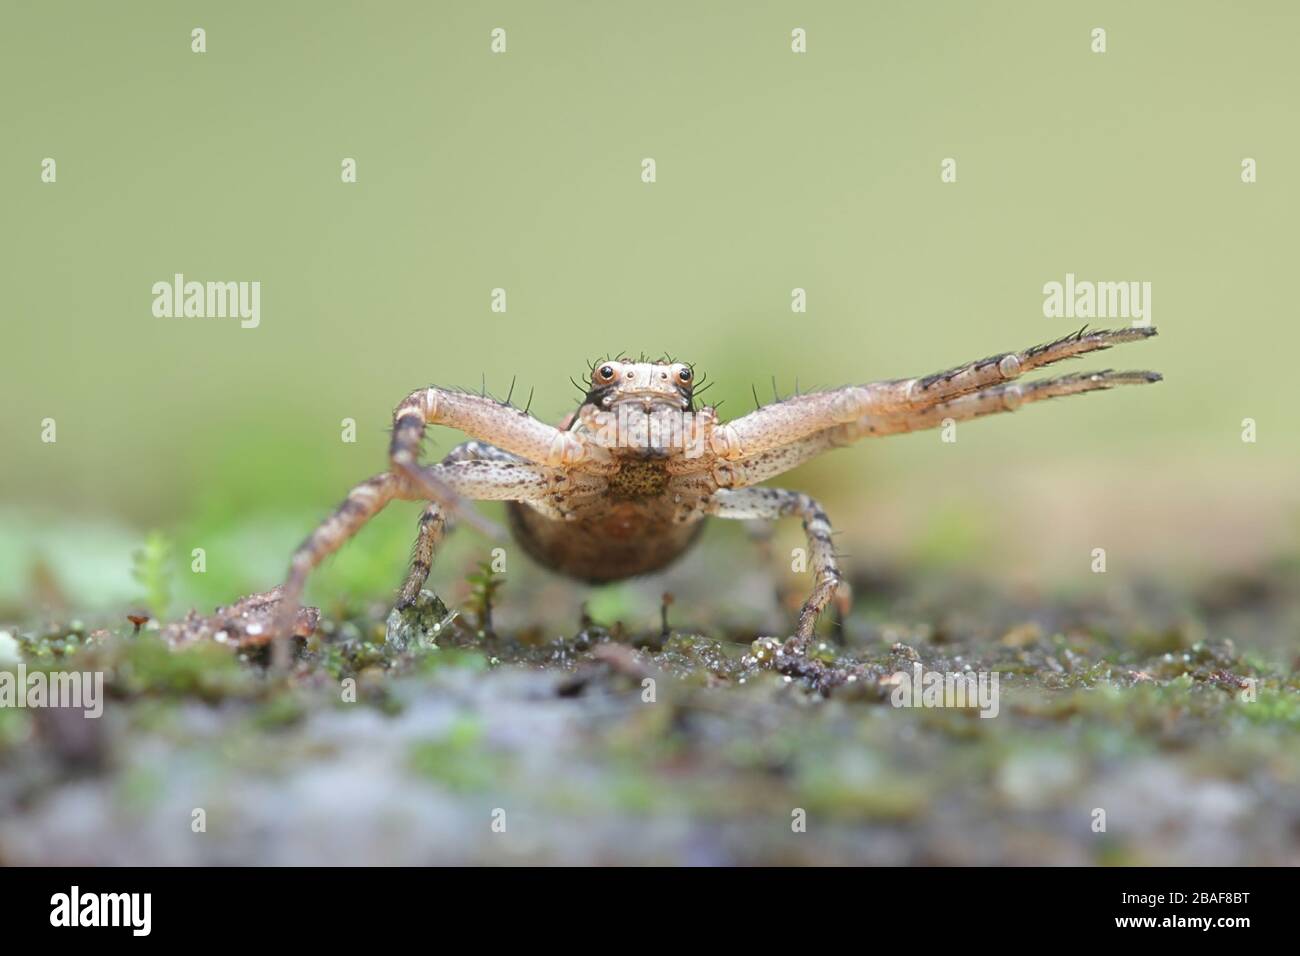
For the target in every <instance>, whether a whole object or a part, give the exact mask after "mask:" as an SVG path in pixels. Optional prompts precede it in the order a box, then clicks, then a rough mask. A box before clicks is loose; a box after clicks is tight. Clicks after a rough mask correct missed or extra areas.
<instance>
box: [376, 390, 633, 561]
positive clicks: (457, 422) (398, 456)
mask: <svg viewBox="0 0 1300 956" xmlns="http://www.w3.org/2000/svg"><path fill="white" fill-rule="evenodd" d="M427 425H446V426H448V427H449V428H455V429H458V430H459V431H462V432H465V433H466V434H467V435H469V436H470V437H471V438H475V439H479V440H480V441H482V442H490V443H492V444H493V445H495V446H498V447H499V448H500V449H501V450H502V451H504V452H507V453H509V454H511V455H514V456H516V457H517V458H520V459H523V460H525V461H528V462H531V463H533V464H535V465H543V466H546V467H550V468H577V469H579V470H581V471H585V472H588V473H601V472H608V471H610V470H612V469H613V468H614V467H615V466H614V465H613V464H612V463H611V461H610V456H609V453H608V451H607V450H606V449H604V448H602V447H600V446H599V445H597V444H596V443H595V442H590V441H587V440H586V439H585V438H584V437H583V436H581V435H579V434H576V433H574V432H572V431H561V430H560V429H558V428H556V427H554V426H553V425H547V424H546V423H545V422H541V421H538V420H537V419H536V418H533V417H532V416H531V415H529V414H527V413H525V412H522V411H520V410H519V409H517V408H512V407H511V406H509V405H505V404H502V403H501V402H498V401H497V400H496V399H492V398H487V397H486V396H483V395H470V394H466V393H463V392H454V391H451V390H449V389H443V388H437V387H434V386H430V387H428V388H421V389H417V390H416V391H414V392H412V393H411V394H410V395H408V396H407V397H406V398H405V399H403V400H402V401H401V403H400V404H398V406H397V408H396V409H395V410H394V412H393V437H392V441H391V442H390V444H389V450H388V457H389V462H390V465H391V468H392V471H393V472H394V473H395V474H398V475H402V476H403V477H404V478H406V479H407V480H408V481H410V482H411V483H412V484H413V485H414V486H415V487H416V488H418V489H420V491H421V492H422V493H423V494H424V496H425V497H427V498H430V499H432V500H433V501H436V502H438V503H439V504H441V505H443V506H444V507H446V508H447V509H448V510H449V511H453V512H455V511H460V510H462V509H461V508H460V504H461V503H460V502H459V501H457V500H456V497H455V495H454V493H453V491H452V489H450V488H449V487H448V486H447V485H445V484H443V483H441V482H440V481H439V477H438V475H436V474H434V473H432V472H430V471H428V470H427V469H422V468H421V467H420V464H419V457H420V443H421V442H422V441H423V439H424V429H425V427H426V426H427ZM466 517H467V518H468V519H470V520H472V521H474V522H475V523H476V524H477V525H478V526H479V528H480V529H481V530H485V531H487V533H489V534H491V535H493V536H500V532H499V530H498V529H496V528H495V527H494V526H491V525H490V524H488V523H487V522H485V521H484V519H482V518H476V517H475V516H474V513H473V512H467V513H466ZM485 525H486V527H485Z"/></svg>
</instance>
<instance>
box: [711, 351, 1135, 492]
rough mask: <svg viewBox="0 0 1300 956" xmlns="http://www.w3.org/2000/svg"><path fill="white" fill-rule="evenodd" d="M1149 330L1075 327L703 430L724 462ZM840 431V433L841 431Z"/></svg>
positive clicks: (905, 410) (1003, 379)
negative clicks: (940, 368)
mask: <svg viewBox="0 0 1300 956" xmlns="http://www.w3.org/2000/svg"><path fill="white" fill-rule="evenodd" d="M1155 334H1156V330H1155V329H1154V328H1130V329H1115V330H1111V331H1098V332H1092V333H1085V332H1082V331H1080V332H1079V333H1077V334H1075V335H1069V336H1066V337H1065V338H1063V339H1058V340H1056V341H1055V342H1049V343H1047V344H1046V345H1038V346H1034V347H1033V348H1030V349H1026V350H1025V351H1023V352H1008V353H1005V354H1003V355H997V356H993V357H991V358H987V359H981V360H980V361H978V362H971V363H969V364H967V365H961V366H958V367H957V368H953V369H949V370H948V371H946V372H940V373H938V374H937V375H930V376H927V377H925V378H918V379H899V380H895V381H889V382H874V383H871V384H869V385H851V386H848V387H846V388H839V389H834V390H832V391H828V392H817V393H813V394H808V395H796V396H794V397H792V398H788V399H786V400H784V401H780V402H773V403H772V404H770V405H766V406H764V407H763V408H760V409H758V410H757V411H753V412H750V413H749V414H748V415H745V416H743V417H741V418H738V419H736V420H735V421H733V422H728V423H727V424H725V425H718V426H716V427H715V428H713V430H712V432H711V433H710V436H709V449H710V451H712V452H713V453H714V454H715V455H717V456H718V457H719V458H722V459H724V460H726V461H739V460H743V459H748V458H751V457H753V456H754V455H757V454H760V453H762V452H766V451H771V450H773V449H776V448H780V447H781V446H783V445H789V444H791V443H793V442H797V441H799V440H800V439H803V438H806V437H808V436H809V435H814V434H816V433H817V432H821V431H825V430H828V429H836V428H838V427H839V426H843V425H848V424H850V423H856V424H861V423H862V422H864V421H867V420H872V419H875V418H877V417H881V416H890V415H895V414H911V412H912V411H914V410H915V409H918V408H928V407H932V406H934V405H938V404H941V403H943V402H947V401H951V400H953V399H955V398H958V397H960V396H962V395H967V394H972V393H975V392H978V391H979V390H981V389H984V388H987V387H989V386H996V385H1000V384H1005V383H1007V382H1009V381H1011V380H1012V379H1015V378H1017V377H1019V376H1020V375H1021V374H1023V373H1024V372H1026V371H1028V370H1030V369H1035V368H1040V367H1042V366H1044V365H1050V364H1052V363H1053V362H1059V361H1061V360H1062V359H1066V358H1071V357H1073V356H1076V355H1083V354H1085V353H1087V352H1095V351H1099V350H1101V349H1107V348H1110V347H1111V346H1114V345H1118V344H1120V343H1123V342H1132V341H1136V340H1138V339H1145V338H1149V337H1150V336H1152V335H1155ZM1144 374H1147V375H1152V374H1154V373H1144ZM1149 380H1150V381H1155V380H1157V379H1156V378H1151V379H1149ZM902 430H904V431H906V430H907V429H902ZM860 431H861V434H889V432H872V431H870V430H869V429H868V430H861V429H860ZM839 434H840V436H841V437H842V436H843V435H844V434H847V432H843V431H842V432H840V433H839ZM847 440H852V439H847ZM791 467H793V466H791Z"/></svg>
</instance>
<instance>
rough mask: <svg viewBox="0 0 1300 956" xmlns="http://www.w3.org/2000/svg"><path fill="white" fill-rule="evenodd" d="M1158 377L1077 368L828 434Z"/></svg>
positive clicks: (925, 424) (872, 431) (892, 428)
mask: <svg viewBox="0 0 1300 956" xmlns="http://www.w3.org/2000/svg"><path fill="white" fill-rule="evenodd" d="M1158 381H1160V375H1159V374H1158V373H1156V372H1116V371H1112V370H1110V369H1107V370H1105V371H1101V372H1077V373H1075V374H1073V375H1062V376H1060V377H1059V378H1048V379H1040V380H1038V381H1035V382H1023V383H1019V382H1012V383H1009V384H1006V385H994V386H992V387H990V388H986V389H984V390H983V391H979V392H971V393H968V394H966V395H960V396H958V397H957V398H954V399H951V400H949V401H946V402H938V403H936V404H932V405H926V406H923V407H920V408H914V409H905V410H902V411H900V412H897V413H894V414H891V415H882V416H875V415H866V416H863V417H862V418H861V419H859V420H858V421H856V422H853V423H851V424H848V425H841V426H839V427H837V428H835V429H833V430H832V435H831V437H832V440H833V441H834V442H835V443H837V444H845V443H847V442H850V441H856V440H857V439H858V438H862V437H864V436H868V435H896V434H899V433H901V432H914V431H921V430H923V429H926V428H935V427H936V426H939V425H942V424H943V423H944V422H945V420H947V419H951V420H952V421H954V422H963V421H969V420H970V419H972V418H981V417H983V416H984V415H994V414H997V413H998V412H1013V411H1015V410H1016V409H1017V408H1019V407H1021V406H1022V405H1028V404H1029V403H1030V402H1041V401H1043V400H1044V399H1048V398H1061V397H1063V396H1065V395H1081V394H1083V393H1085V392H1096V391H1104V390H1106V389H1109V388H1114V387H1115V386H1116V385H1145V384H1148V383H1150V382H1158Z"/></svg>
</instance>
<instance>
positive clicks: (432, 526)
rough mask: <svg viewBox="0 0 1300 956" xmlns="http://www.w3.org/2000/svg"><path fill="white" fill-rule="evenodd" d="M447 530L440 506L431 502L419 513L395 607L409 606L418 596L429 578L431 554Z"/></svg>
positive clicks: (445, 519)
mask: <svg viewBox="0 0 1300 956" xmlns="http://www.w3.org/2000/svg"><path fill="white" fill-rule="evenodd" d="M446 531H447V518H446V516H445V515H444V514H443V511H442V506H441V505H439V504H438V503H437V502H432V503H430V504H429V506H428V507H427V508H425V509H424V511H423V512H421V513H420V523H419V531H418V533H417V534H416V537H415V547H414V548H413V549H412V550H411V567H410V570H408V571H407V573H406V580H405V581H403V582H402V588H401V590H400V591H399V592H398V595H397V608H398V609H399V610H400V609H402V608H406V607H410V606H411V605H412V604H414V603H415V599H416V598H417V597H419V596H420V589H421V588H423V587H424V582H425V581H427V580H428V579H429V570H430V569H431V568H432V567H433V554H434V552H435V551H436V550H437V548H438V543H439V542H440V541H442V538H443V535H444V534H446Z"/></svg>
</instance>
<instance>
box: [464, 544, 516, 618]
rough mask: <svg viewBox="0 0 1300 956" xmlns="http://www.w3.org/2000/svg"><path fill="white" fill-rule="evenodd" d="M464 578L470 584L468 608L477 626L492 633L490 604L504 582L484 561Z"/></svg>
mask: <svg viewBox="0 0 1300 956" xmlns="http://www.w3.org/2000/svg"><path fill="white" fill-rule="evenodd" d="M466 580H467V581H468V582H469V584H470V593H469V609H470V611H471V613H473V615H474V619H475V620H476V621H478V628H479V630H480V631H482V632H483V633H484V634H491V633H492V604H493V602H495V601H496V596H497V591H499V590H500V589H501V585H503V584H505V583H506V582H505V581H504V580H503V579H502V578H501V577H500V576H499V575H498V574H497V573H496V572H495V571H493V570H492V565H491V564H490V563H489V562H487V561H484V562H483V563H482V564H480V565H479V566H478V570H477V571H475V572H474V573H473V574H471V575H469V576H468V577H467V578H466Z"/></svg>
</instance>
